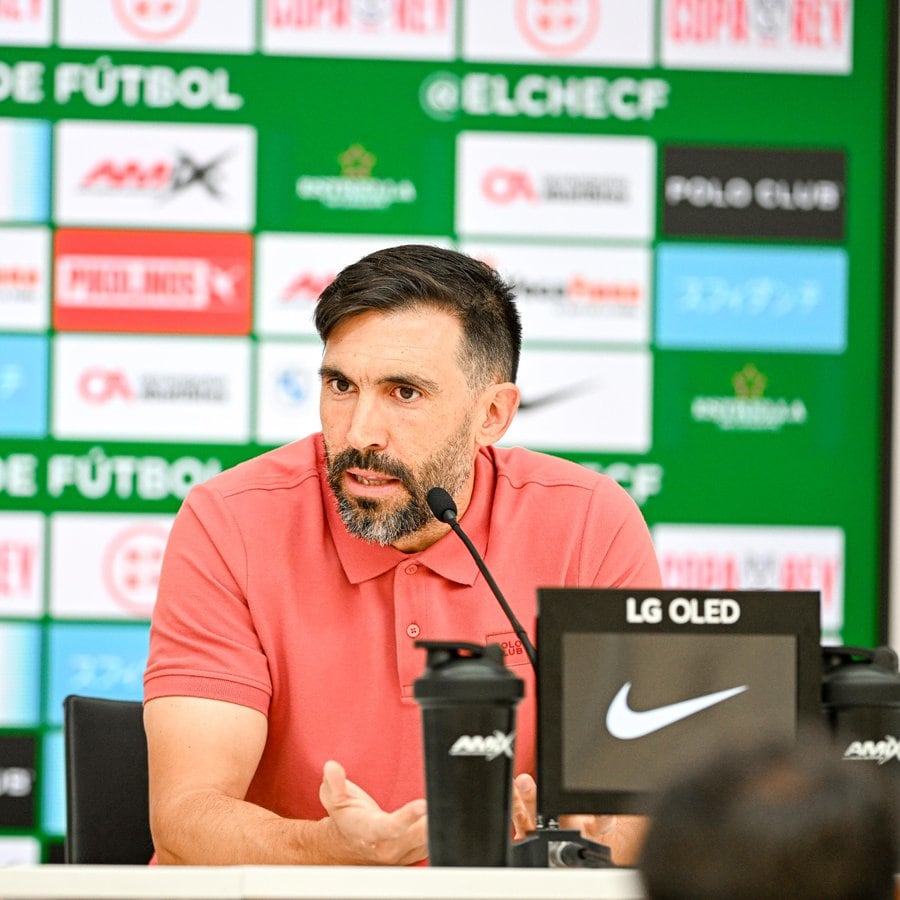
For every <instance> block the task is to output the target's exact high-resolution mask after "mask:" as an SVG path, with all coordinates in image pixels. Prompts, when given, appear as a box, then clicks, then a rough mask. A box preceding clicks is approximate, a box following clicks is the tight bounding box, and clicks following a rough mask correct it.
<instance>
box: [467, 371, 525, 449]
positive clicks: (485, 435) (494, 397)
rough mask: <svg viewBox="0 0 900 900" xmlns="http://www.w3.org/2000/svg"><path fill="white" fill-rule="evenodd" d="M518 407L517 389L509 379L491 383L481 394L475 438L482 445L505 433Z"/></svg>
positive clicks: (495, 441)
mask: <svg viewBox="0 0 900 900" xmlns="http://www.w3.org/2000/svg"><path fill="white" fill-rule="evenodd" d="M518 408H519V389H518V388H517V387H516V386H515V385H514V384H513V383H512V382H510V381H504V382H502V383H501V384H492V385H491V386H490V387H488V388H487V389H486V390H485V391H484V393H483V394H482V395H481V402H480V403H479V404H478V410H477V412H476V416H477V418H476V421H475V440H476V442H477V443H478V444H479V445H480V446H482V447H489V446H490V445H491V444H495V443H497V441H499V440H500V438H502V437H503V435H504V434H506V430H507V429H508V428H509V426H510V424H511V423H512V420H513V416H514V415H515V414H516V410H517V409H518Z"/></svg>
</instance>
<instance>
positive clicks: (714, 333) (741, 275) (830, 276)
mask: <svg viewBox="0 0 900 900" xmlns="http://www.w3.org/2000/svg"><path fill="white" fill-rule="evenodd" d="M656 345H657V346H658V347H665V348H679V349H686V350H691V349H696V350H773V351H800V352H807V353H841V352H843V350H844V349H845V348H846V345H847V254H846V252H845V251H844V250H843V249H841V248H839V247H803V248H799V247H791V248H787V247H785V248H781V247H777V248H776V247H749V246H725V245H721V244H719V245H709V244H690V245H689V244H677V245H676V244H668V245H665V244H664V245H661V246H660V247H659V249H658V250H657V256H656Z"/></svg>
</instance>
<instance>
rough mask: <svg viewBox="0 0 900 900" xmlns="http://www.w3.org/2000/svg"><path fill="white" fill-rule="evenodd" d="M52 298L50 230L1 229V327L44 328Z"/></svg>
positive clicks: (9, 329) (32, 329)
mask: <svg viewBox="0 0 900 900" xmlns="http://www.w3.org/2000/svg"><path fill="white" fill-rule="evenodd" d="M49 297H50V232H49V230H48V229H46V228H0V329H2V330H5V331H42V330H43V329H45V328H46V327H47V324H48V322H49V318H50V316H49V312H48V310H49Z"/></svg>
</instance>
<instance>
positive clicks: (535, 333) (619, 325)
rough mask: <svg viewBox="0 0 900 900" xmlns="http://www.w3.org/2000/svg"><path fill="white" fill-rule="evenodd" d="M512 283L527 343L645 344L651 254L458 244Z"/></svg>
mask: <svg viewBox="0 0 900 900" xmlns="http://www.w3.org/2000/svg"><path fill="white" fill-rule="evenodd" d="M460 249H461V250H463V252H465V253H469V254H471V255H472V256H476V257H478V258H479V259H483V260H484V261H485V262H487V263H488V264H489V265H491V266H493V267H494V268H495V269H497V270H498V271H499V272H500V274H501V276H502V277H503V278H504V279H505V280H506V281H508V282H509V283H511V284H512V286H513V289H514V291H515V294H516V301H517V304H518V308H519V314H520V316H521V318H522V330H523V334H524V337H525V340H526V341H530V340H556V341H575V342H583V341H597V342H605V343H611V344H646V343H647V342H648V341H649V340H650V251H649V250H648V249H645V248H643V247H617V248H615V249H612V248H609V247H565V246H548V245H546V244H540V245H534V246H531V245H528V244H506V243H503V244H501V243H496V244H484V243H475V242H465V241H464V242H462V244H461V247H460Z"/></svg>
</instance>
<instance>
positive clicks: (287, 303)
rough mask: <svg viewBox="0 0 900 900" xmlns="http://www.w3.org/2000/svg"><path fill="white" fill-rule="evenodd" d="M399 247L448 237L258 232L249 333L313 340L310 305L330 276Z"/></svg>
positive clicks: (442, 244) (434, 242)
mask: <svg viewBox="0 0 900 900" xmlns="http://www.w3.org/2000/svg"><path fill="white" fill-rule="evenodd" d="M400 244H432V245H434V246H439V247H450V246H451V242H450V240H449V239H448V238H445V239H441V238H432V237H422V236H421V235H418V236H404V235H378V234H372V235H353V234H285V233H278V232H267V233H265V234H260V235H259V237H258V238H257V239H256V311H255V319H254V330H255V331H256V333H257V334H261V335H289V336H296V337H299V336H311V337H312V336H315V335H316V330H315V326H314V325H313V311H314V308H315V303H316V300H318V299H319V294H321V293H322V291H323V290H325V288H326V287H328V285H329V284H331V282H332V281H333V280H334V277H335V275H337V273H338V272H340V271H341V269H343V268H344V267H345V266H348V265H350V264H351V263H354V262H356V261H357V260H359V259H361V258H362V257H363V256H367V255H368V254H369V253H373V252H374V251H375V250H381V249H383V248H384V247H395V246H398V245H400ZM313 430H318V426H316V428H315V429H313Z"/></svg>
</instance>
